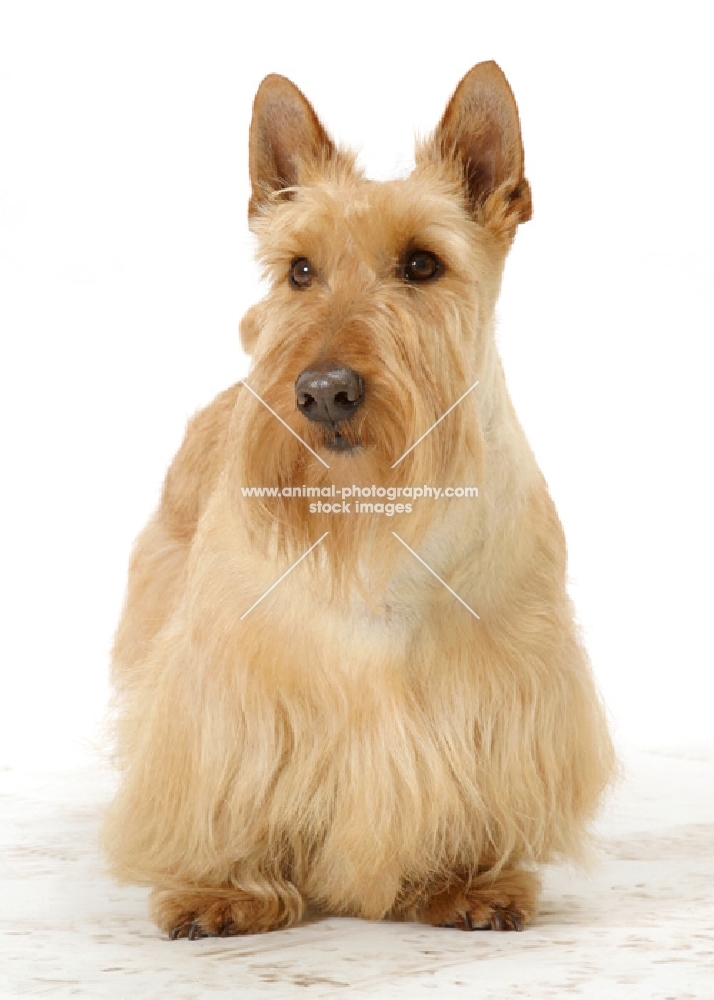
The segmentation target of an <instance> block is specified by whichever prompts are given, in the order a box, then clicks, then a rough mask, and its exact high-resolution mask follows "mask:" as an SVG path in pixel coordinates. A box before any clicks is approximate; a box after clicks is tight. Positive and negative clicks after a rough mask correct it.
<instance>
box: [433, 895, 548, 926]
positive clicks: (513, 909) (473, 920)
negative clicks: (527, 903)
mask: <svg viewBox="0 0 714 1000" xmlns="http://www.w3.org/2000/svg"><path fill="white" fill-rule="evenodd" d="M456 916H457V919H456V920H455V922H454V923H446V924H441V925H440V926H441V927H456V928H457V929H458V930H460V931H522V930H524V929H525V927H526V924H527V923H528V914H527V913H526V912H525V911H524V910H522V909H520V908H519V907H518V906H515V905H513V904H508V905H506V906H499V905H498V904H496V903H494V904H492V905H491V906H490V907H489V906H487V905H485V904H480V903H477V904H476V905H474V904H473V903H471V902H469V901H468V900H466V899H465V900H464V906H463V909H460V910H458V911H457V913H456Z"/></svg>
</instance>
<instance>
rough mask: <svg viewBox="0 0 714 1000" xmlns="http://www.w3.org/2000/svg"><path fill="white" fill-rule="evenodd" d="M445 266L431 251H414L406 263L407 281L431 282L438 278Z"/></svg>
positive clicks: (405, 275) (404, 271)
mask: <svg viewBox="0 0 714 1000" xmlns="http://www.w3.org/2000/svg"><path fill="white" fill-rule="evenodd" d="M443 269H444V266H443V264H442V263H441V261H440V260H439V258H438V257H437V256H436V254H434V253H431V252H430V251H429V250H412V251H411V252H410V253H408V254H407V257H406V259H405V261H404V270H403V274H404V280H405V281H431V280H432V279H433V278H438V277H439V275H440V274H441V272H442V271H443Z"/></svg>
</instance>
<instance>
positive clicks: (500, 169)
mask: <svg viewBox="0 0 714 1000" xmlns="http://www.w3.org/2000/svg"><path fill="white" fill-rule="evenodd" d="M250 173H251V184H252V196H251V199H250V206H249V219H250V226H251V229H252V231H253V232H254V234H255V235H256V237H257V241H258V258H259V260H260V262H261V263H262V264H263V266H264V269H265V274H266V277H267V278H268V280H269V283H270V291H269V293H268V295H267V296H266V298H265V299H263V300H262V301H261V302H260V303H258V304H257V305H256V306H254V307H253V308H252V309H251V310H250V311H249V312H248V314H247V315H246V317H245V318H244V320H243V323H242V328H241V333H242V339H243V345H244V347H245V349H246V351H247V352H248V353H251V354H252V355H253V368H252V371H251V374H250V376H249V378H248V380H247V382H248V384H249V386H250V387H251V389H252V390H253V391H254V392H255V393H256V394H258V395H259V396H260V398H261V399H262V401H263V403H264V404H266V405H263V403H260V402H259V401H258V400H257V399H255V398H250V397H249V396H248V394H247V393H242V399H241V407H242V408H243V420H242V444H241V451H242V479H243V481H244V482H250V483H251V484H253V485H269V486H272V485H275V486H279V487H283V486H287V485H291V486H292V485H301V484H303V483H306V482H307V483H314V484H318V485H319V484H325V483H330V482H345V483H358V484H359V483H361V482H363V483H382V484H384V485H393V484H400V483H414V482H427V483H428V482H432V483H435V482H439V483H442V482H447V483H448V482H451V481H454V479H455V477H458V475H459V473H461V472H462V470H464V475H463V476H462V481H465V480H464V477H466V479H467V480H468V482H475V481H476V479H477V477H478V467H479V457H480V440H481V438H480V434H481V431H480V428H479V420H478V405H477V401H476V396H475V393H470V394H469V395H468V397H466V398H465V399H464V400H463V402H462V403H460V404H459V405H457V406H456V407H455V408H454V409H453V411H452V412H450V413H449V414H448V415H447V416H446V417H445V419H443V420H442V421H441V422H439V423H437V421H439V418H440V417H442V416H443V415H444V414H445V413H446V411H447V410H449V408H450V407H451V406H452V404H454V403H455V402H456V401H457V400H458V399H459V398H460V397H461V396H463V395H464V393H466V392H467V390H469V388H470V387H471V386H473V384H474V383H475V382H476V381H477V380H479V378H480V376H481V375H482V368H483V365H484V358H485V355H486V352H487V347H488V342H489V340H490V338H491V336H492V330H491V317H492V314H493V309H494V305H495V301H496V297H497V295H498V288H499V284H500V278H501V272H502V266H503V262H504V259H505V256H506V254H507V251H508V248H509V246H510V243H511V241H512V239H513V236H514V234H515V230H516V227H517V226H518V224H519V223H520V222H524V221H526V220H527V219H528V218H529V217H530V213H531V200H530V189H529V186H528V182H527V180H526V179H525V177H524V173H523V150H522V144H521V135H520V127H519V121H518V112H517V109H516V104H515V101H514V99H513V95H512V93H511V90H510V87H509V85H508V83H507V81H506V79H505V77H504V75H503V73H502V72H501V70H500V69H499V68H498V66H497V65H496V64H495V63H492V62H490V63H481V64H479V65H477V66H475V67H474V68H473V69H472V70H471V71H470V72H469V73H468V74H467V75H466V76H465V77H464V79H463V80H462V81H461V83H460V84H459V86H458V87H457V89H456V91H455V93H454V95H453V97H452V98H451V101H450V102H449V104H448V106H447V108H446V112H445V113H444V116H443V118H442V120H441V122H440V123H439V125H438V127H437V128H436V131H435V132H434V134H433V135H432V136H431V138H429V139H428V140H427V141H425V142H421V143H420V144H419V145H418V147H417V153H416V166H415V169H414V171H413V172H412V173H411V175H410V176H408V177H406V178H404V179H399V180H393V181H389V182H384V183H378V182H374V181H371V180H368V179H367V178H365V177H364V175H363V174H362V172H361V171H360V170H359V168H358V167H357V166H356V165H355V159H354V156H353V155H352V154H350V153H349V152H347V151H345V150H343V149H339V148H337V147H336V146H335V144H334V143H333V142H332V140H331V139H330V137H329V136H328V135H327V133H326V131H325V129H324V128H323V126H322V125H321V123H320V121H319V120H318V118H317V116H316V114H315V112H314V111H313V109H312V107H311V105H310V104H309V103H308V101H307V100H306V99H305V97H304V96H303V95H302V93H301V92H300V91H299V90H298V89H297V88H296V87H295V86H294V85H293V84H292V83H291V82H290V81H289V80H286V79H285V78H284V77H281V76H268V77H266V79H265V80H264V81H263V82H262V84H261V85H260V88H259V90H258V93H257V95H256V98H255V105H254V110H253V120H252V124H251V130H250ZM478 391H479V390H478V389H477V390H476V392H478ZM268 407H269V409H268ZM271 410H272V411H273V412H272V413H271ZM278 417H279V418H280V420H278V419H277V418H278ZM281 421H283V422H284V424H281ZM285 424H287V425H288V427H289V428H291V429H292V430H293V431H294V435H293V434H291V433H290V432H289V431H288V430H287V429H286V427H285V426H284V425H285ZM435 424H436V426H434V425H435ZM430 428H433V429H432V430H430ZM427 432H428V433H427ZM422 435H426V436H425V437H424V438H423V440H421V441H420V442H419V444H418V445H416V447H414V448H412V450H411V451H409V453H408V454H407V455H406V457H405V458H404V459H403V460H402V461H400V462H399V464H398V465H397V466H396V467H395V468H393V466H394V464H395V463H396V462H398V460H399V459H400V458H402V456H403V455H404V453H405V452H407V451H408V450H409V449H410V448H411V446H412V445H414V444H415V442H417V441H418V440H419V439H420V438H421V437H422ZM298 439H301V440H302V441H303V442H304V443H305V444H306V445H309V449H311V450H312V452H314V453H316V454H317V455H319V456H320V457H321V458H322V460H323V461H324V462H325V463H327V464H328V465H329V466H330V471H329V474H328V472H327V470H326V468H325V466H323V465H322V464H321V462H320V461H318V459H317V458H315V457H314V455H313V454H311V451H310V450H309V449H308V448H306V447H305V444H302V443H301V440H298ZM313 527H314V525H313Z"/></svg>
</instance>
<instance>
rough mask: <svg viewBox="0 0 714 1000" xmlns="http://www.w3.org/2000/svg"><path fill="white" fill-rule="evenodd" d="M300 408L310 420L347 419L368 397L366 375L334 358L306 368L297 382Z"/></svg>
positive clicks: (331, 421) (329, 420) (296, 391)
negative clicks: (333, 360) (314, 366)
mask: <svg viewBox="0 0 714 1000" xmlns="http://www.w3.org/2000/svg"><path fill="white" fill-rule="evenodd" d="M295 399H296V402H297V408H298V410H300V412H301V413H303V414H304V415H305V416H306V417H307V419H308V420H319V421H322V422H323V423H333V424H337V423H339V421H340V420H347V419H348V418H349V417H351V416H352V414H353V413H354V412H355V410H357V409H358V408H359V406H360V405H361V403H362V400H363V399H364V383H363V382H362V376H361V375H358V374H357V372H355V371H352V369H351V368H341V367H339V366H338V365H336V364H334V363H333V362H331V361H328V362H326V363H325V364H323V365H321V366H320V367H319V368H306V369H305V371H304V372H302V373H301V374H300V375H298V379H297V382H296V383H295Z"/></svg>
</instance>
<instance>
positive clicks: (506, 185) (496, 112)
mask: <svg viewBox="0 0 714 1000" xmlns="http://www.w3.org/2000/svg"><path fill="white" fill-rule="evenodd" d="M433 143H434V145H435V147H436V152H437V154H438V155H439V156H441V157H442V158H443V159H449V158H454V157H455V158H457V159H458V160H459V161H460V162H461V165H462V168H463V176H464V184H465V186H466V190H467V195H468V199H469V202H470V205H471V208H472V210H473V211H474V212H475V213H476V212H478V211H479V209H480V208H481V207H482V206H483V205H484V204H485V202H486V201H487V199H489V198H490V196H491V195H493V194H495V193H496V192H498V198H497V199H496V201H497V202H498V204H493V203H490V206H489V207H490V208H491V209H492V210H494V211H495V214H496V215H497V216H498V222H499V223H500V224H501V225H503V224H506V225H507V226H508V225H510V226H512V228H513V229H515V226H516V225H517V224H518V223H519V222H527V221H528V219H530V217H531V192H530V186H529V184H528V181H527V180H526V178H525V176H524V174H523V143H522V141H521V127H520V122H519V120H518V108H517V107H516V101H515V99H514V97H513V91H512V90H511V88H510V86H509V85H508V80H506V77H505V76H504V75H503V72H502V70H501V69H500V67H499V66H498V65H497V64H496V63H495V62H482V63H478V65H476V66H474V67H473V69H471V70H470V71H469V72H468V73H467V74H466V76H465V77H464V78H463V80H462V81H461V83H460V84H459V85H458V87H457V88H456V90H455V92H454V95H453V97H452V98H451V100H450V101H449V103H448V105H447V107H446V111H445V112H444V117H443V118H442V119H441V121H440V123H439V125H438V126H437V129H436V132H435V133H434V137H433Z"/></svg>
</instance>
